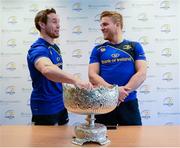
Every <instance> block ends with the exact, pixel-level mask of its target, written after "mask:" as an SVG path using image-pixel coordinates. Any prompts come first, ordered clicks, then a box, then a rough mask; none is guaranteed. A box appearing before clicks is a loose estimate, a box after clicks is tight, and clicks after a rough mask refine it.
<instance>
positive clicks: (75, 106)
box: [63, 85, 119, 145]
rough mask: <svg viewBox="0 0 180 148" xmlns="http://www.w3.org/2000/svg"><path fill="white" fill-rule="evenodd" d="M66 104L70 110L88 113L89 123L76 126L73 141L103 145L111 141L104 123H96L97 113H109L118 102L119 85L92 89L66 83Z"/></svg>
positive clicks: (79, 143)
mask: <svg viewBox="0 0 180 148" xmlns="http://www.w3.org/2000/svg"><path fill="white" fill-rule="evenodd" d="M63 88H64V104H65V107H66V108H67V110H68V111H70V112H73V113H77V114H81V115H87V118H86V121H87V123H84V124H80V125H78V126H75V130H74V131H75V137H74V138H73V139H72V143H74V144H78V145H83V144H84V143H86V142H97V143H99V144H101V145H103V144H106V143H108V142H110V140H109V139H108V138H107V136H106V133H107V128H106V126H104V125H103V124H99V123H94V121H95V117H94V115H95V114H104V113H108V112H110V111H112V110H114V109H115V107H116V106H117V104H118V97H119V91H118V86H113V87H112V88H105V87H98V88H93V89H92V90H85V89H79V88H77V87H74V86H72V85H64V87H63Z"/></svg>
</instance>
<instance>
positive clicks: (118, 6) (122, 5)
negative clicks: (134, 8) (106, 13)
mask: <svg viewBox="0 0 180 148" xmlns="http://www.w3.org/2000/svg"><path fill="white" fill-rule="evenodd" d="M114 7H115V10H120V11H122V10H125V9H126V8H127V3H126V2H124V1H120V2H117V3H115V6H114Z"/></svg>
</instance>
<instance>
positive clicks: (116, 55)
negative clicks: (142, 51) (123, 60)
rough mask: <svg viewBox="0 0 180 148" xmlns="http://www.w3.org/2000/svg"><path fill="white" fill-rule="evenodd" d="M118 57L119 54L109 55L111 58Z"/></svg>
mask: <svg viewBox="0 0 180 148" xmlns="http://www.w3.org/2000/svg"><path fill="white" fill-rule="evenodd" d="M119 56H120V54H119V53H114V54H111V57H112V58H118V57H119Z"/></svg>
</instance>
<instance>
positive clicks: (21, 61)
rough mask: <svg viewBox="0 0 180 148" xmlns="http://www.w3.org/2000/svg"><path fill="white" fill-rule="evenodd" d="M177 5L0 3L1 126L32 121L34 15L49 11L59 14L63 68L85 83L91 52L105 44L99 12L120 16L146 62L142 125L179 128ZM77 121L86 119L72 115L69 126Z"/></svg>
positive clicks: (148, 1) (56, 0)
mask: <svg viewBox="0 0 180 148" xmlns="http://www.w3.org/2000/svg"><path fill="white" fill-rule="evenodd" d="M179 5H180V2H179V1H178V0H128V1H127V0H0V32H1V34H0V124H2V125H6V124H30V123H31V122H30V121H31V111H30V106H29V97H30V93H31V90H32V87H31V80H30V77H29V72H28V69H27V63H26V54H27V51H28V49H29V46H30V45H31V44H32V43H33V42H34V41H35V40H36V39H37V38H38V32H37V30H36V29H35V28H34V21H33V20H34V17H35V14H36V13H37V12H38V11H39V10H41V9H44V8H51V7H53V8H55V9H56V10H57V13H58V14H59V16H60V21H61V22H60V24H61V35H60V38H59V39H58V40H57V41H56V42H57V44H58V45H60V48H61V50H62V54H63V60H64V70H66V71H68V72H71V73H73V74H74V75H76V76H78V77H80V78H82V79H87V66H88V61H89V55H90V52H91V50H92V48H93V47H94V46H95V45H97V44H100V43H102V42H104V40H103V38H102V33H101V31H100V26H99V22H98V20H99V14H100V13H101V12H102V11H103V10H115V11H118V12H120V13H122V14H123V16H124V37H125V38H126V39H130V40H136V41H139V42H140V43H141V44H142V45H143V47H144V50H145V52H146V56H147V61H148V75H147V80H146V81H145V82H144V83H143V85H142V86H141V87H140V88H139V89H138V98H139V104H140V110H141V116H142V121H143V124H144V125H167V124H168V125H175V124H180V100H179V96H180V93H179V92H180V91H179V87H180V85H179V82H180V80H179V67H180V66H179V56H180V54H179V47H180V46H179V45H180V41H179V39H180V31H179V29H178V26H180V21H179V20H180V11H179V9H178V7H179ZM179 8H180V7H179ZM178 11H179V12H178ZM178 24H179V25H178ZM78 122H84V116H82V115H75V114H70V123H69V124H71V125H72V124H73V125H74V124H76V123H78Z"/></svg>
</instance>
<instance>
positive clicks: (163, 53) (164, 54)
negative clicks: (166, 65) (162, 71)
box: [161, 48, 172, 57]
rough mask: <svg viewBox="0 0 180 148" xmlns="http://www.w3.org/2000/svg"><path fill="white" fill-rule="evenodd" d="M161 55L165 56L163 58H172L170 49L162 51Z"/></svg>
mask: <svg viewBox="0 0 180 148" xmlns="http://www.w3.org/2000/svg"><path fill="white" fill-rule="evenodd" d="M161 55H162V56H165V57H171V56H172V49H171V48H164V49H162V51H161Z"/></svg>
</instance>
